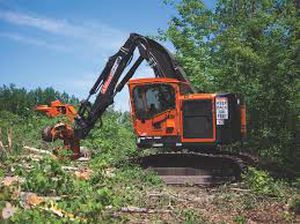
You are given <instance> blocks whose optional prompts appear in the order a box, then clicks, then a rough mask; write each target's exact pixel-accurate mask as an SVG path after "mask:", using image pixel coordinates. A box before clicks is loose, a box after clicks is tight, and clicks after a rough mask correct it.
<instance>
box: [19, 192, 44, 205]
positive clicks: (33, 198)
mask: <svg viewBox="0 0 300 224" xmlns="http://www.w3.org/2000/svg"><path fill="white" fill-rule="evenodd" d="M44 201H45V199H44V198H43V197H41V196H38V195H37V194H35V193H32V192H22V193H21V204H22V206H23V207H24V208H26V209H30V208H33V207H35V206H37V205H39V204H41V203H42V202H44Z"/></svg>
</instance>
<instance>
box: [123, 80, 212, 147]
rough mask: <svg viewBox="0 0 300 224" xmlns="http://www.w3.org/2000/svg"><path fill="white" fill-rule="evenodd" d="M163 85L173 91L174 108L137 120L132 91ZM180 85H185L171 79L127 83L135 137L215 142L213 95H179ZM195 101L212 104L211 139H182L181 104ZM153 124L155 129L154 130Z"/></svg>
mask: <svg viewBox="0 0 300 224" xmlns="http://www.w3.org/2000/svg"><path fill="white" fill-rule="evenodd" d="M159 83H161V84H165V85H170V86H172V87H173V89H174V90H175V108H174V109H170V110H167V111H164V112H162V113H160V114H157V115H155V116H154V117H153V118H150V119H146V120H143V121H142V120H139V119H137V117H136V111H135V108H134V106H133V105H134V102H133V98H134V97H133V90H134V88H135V87H136V86H145V85H151V84H159ZM180 84H185V85H186V84H187V83H183V82H180V81H178V80H176V79H171V78H143V79H134V80H131V81H129V91H130V96H131V97H130V99H131V116H132V122H133V127H134V131H135V133H136V135H137V136H141V137H143V136H145V137H153V138H155V137H156V136H161V137H164V136H181V142H183V143H184V142H189V143H190V142H192V143H193V142H204V143H205V142H208V143H213V142H215V141H216V133H215V132H216V131H215V130H216V118H215V113H214V110H215V100H214V99H215V94H207V93H203V94H202V93H201V94H200V93H198V94H188V95H181V93H180ZM196 99H209V100H211V102H212V108H213V110H212V112H213V121H212V122H213V137H212V138H184V137H183V120H182V117H183V116H182V113H183V112H182V109H181V108H182V102H183V101H184V100H196ZM155 124H159V126H158V125H157V127H156V128H155V126H156V125H155Z"/></svg>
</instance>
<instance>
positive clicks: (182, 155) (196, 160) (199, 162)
mask: <svg viewBox="0 0 300 224" xmlns="http://www.w3.org/2000/svg"><path fill="white" fill-rule="evenodd" d="M135 163H138V164H139V165H140V166H141V167H143V168H144V169H146V170H152V171H154V172H156V173H157V174H158V175H159V176H160V178H161V179H162V180H163V181H164V182H165V183H166V184H168V185H202V186H212V185H219V184H224V183H227V182H235V181H238V180H240V178H241V174H242V172H243V171H244V170H245V169H246V167H247V166H248V165H249V164H251V163H254V161H253V160H252V158H251V157H249V156H247V155H245V154H235V153H226V152H217V153H202V152H195V151H189V152H159V153H156V154H151V155H148V156H144V157H139V158H136V159H135ZM251 165H253V164H251Z"/></svg>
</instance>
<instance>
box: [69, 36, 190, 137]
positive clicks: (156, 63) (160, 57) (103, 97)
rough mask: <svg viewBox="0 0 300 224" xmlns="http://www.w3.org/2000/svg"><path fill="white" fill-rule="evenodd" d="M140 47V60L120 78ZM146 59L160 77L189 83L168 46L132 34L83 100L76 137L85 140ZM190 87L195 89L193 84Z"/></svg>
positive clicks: (75, 130)
mask: <svg viewBox="0 0 300 224" xmlns="http://www.w3.org/2000/svg"><path fill="white" fill-rule="evenodd" d="M136 49H137V50H138V52H139V57H138V59H137V60H136V61H135V62H134V63H133V65H132V66H131V68H130V69H129V70H128V72H127V73H126V74H125V75H124V76H123V78H122V80H121V81H119V80H120V78H121V76H122V74H123V72H124V70H125V69H126V67H127V66H129V64H130V63H131V60H132V58H133V55H134V52H135V50H136ZM143 60H146V61H147V63H148V64H149V65H150V66H151V68H152V69H153V71H154V74H155V76H156V77H165V78H174V79H177V80H179V81H183V82H187V83H189V81H188V80H187V79H186V78H185V73H184V71H183V70H182V68H181V67H180V66H179V65H178V64H177V62H176V60H175V58H174V57H173V56H172V54H171V53H170V52H169V51H168V50H167V49H165V48H164V47H163V46H161V45H160V44H159V43H157V42H156V41H154V40H152V39H150V38H147V37H144V36H142V35H139V34H136V33H132V34H130V37H129V38H128V39H127V41H126V42H125V44H124V45H123V46H122V47H121V48H120V50H119V51H118V52H117V53H116V54H114V55H113V56H111V57H110V58H109V60H108V62H107V63H106V65H105V67H104V69H103V71H102V73H101V74H100V75H99V77H98V79H97V80H96V82H95V84H94V85H93V87H92V88H91V90H90V92H89V96H88V97H87V99H86V100H84V101H82V102H81V105H80V108H79V110H78V115H77V117H76V118H75V122H74V127H73V128H74V135H75V137H76V138H78V139H82V138H85V137H86V136H87V135H88V133H89V132H90V130H91V129H92V128H93V127H94V125H95V123H96V121H97V120H98V119H100V118H101V116H102V114H103V113H104V111H105V110H106V108H107V107H108V106H109V105H111V104H112V103H113V100H114V97H115V95H116V94H117V93H118V92H120V91H121V90H122V89H123V87H124V85H125V84H126V83H127V82H128V81H129V79H130V78H131V77H132V76H133V75H134V73H135V71H136V69H137V68H138V67H139V66H140V64H141V63H142V62H143ZM190 86H191V85H190ZM190 88H191V91H192V87H190ZM96 94H97V95H96ZM92 95H96V99H95V101H94V103H93V104H91V103H90V102H89V100H90V98H91V96H92Z"/></svg>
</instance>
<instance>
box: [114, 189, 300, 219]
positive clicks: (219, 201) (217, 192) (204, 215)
mask: <svg viewBox="0 0 300 224" xmlns="http://www.w3.org/2000/svg"><path fill="white" fill-rule="evenodd" d="M240 185H241V184H232V185H228V186H221V187H212V188H207V187H206V188H205V187H176V186H168V187H165V188H163V190H162V191H155V190H153V191H149V192H148V193H147V195H145V202H144V203H145V207H147V208H148V209H147V210H141V211H139V210H138V209H136V208H132V212H131V211H125V212H124V213H122V212H120V213H118V214H117V215H118V216H119V215H120V216H122V217H123V218H124V216H125V217H126V218H127V221H128V223H229V224H230V223H249V224H252V223H300V217H299V216H296V215H295V214H294V213H293V212H291V211H289V209H288V202H287V201H280V200H278V199H275V198H263V197H257V196H255V195H253V194H251V193H250V191H249V190H248V189H244V188H241V186H240ZM121 213H122V214H121Z"/></svg>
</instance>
